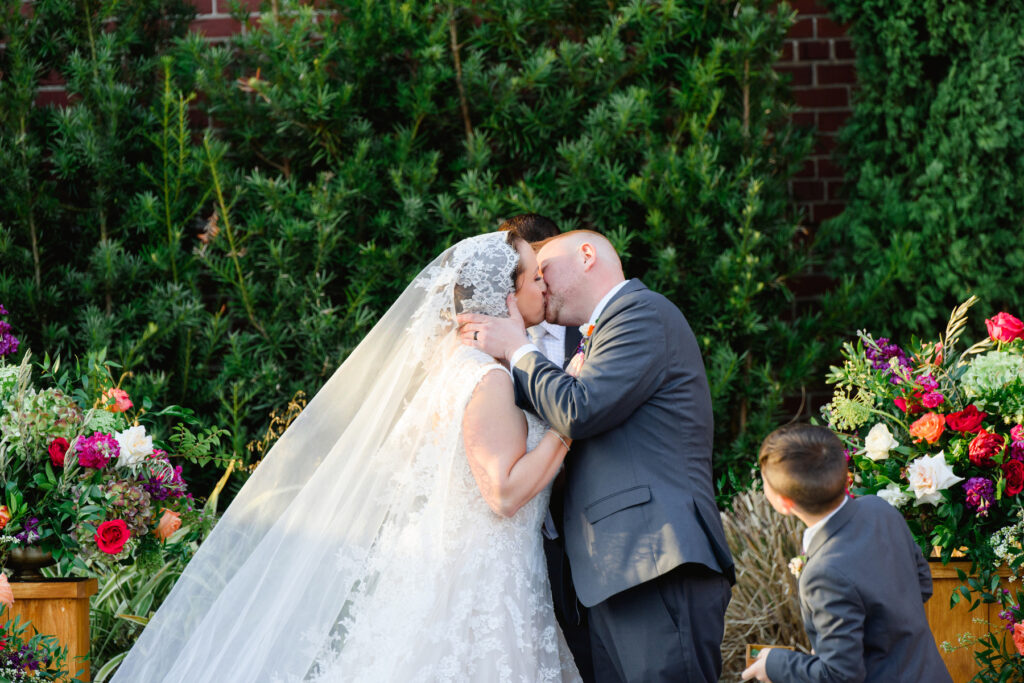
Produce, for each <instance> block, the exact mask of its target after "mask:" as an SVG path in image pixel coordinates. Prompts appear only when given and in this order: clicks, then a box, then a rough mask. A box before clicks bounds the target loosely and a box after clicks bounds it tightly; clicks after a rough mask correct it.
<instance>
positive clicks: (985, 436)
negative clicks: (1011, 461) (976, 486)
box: [967, 429, 1003, 467]
mask: <svg viewBox="0 0 1024 683" xmlns="http://www.w3.org/2000/svg"><path fill="white" fill-rule="evenodd" d="M1002 450H1003V437H1001V436H999V435H998V434H993V433H991V432H988V431H985V430H984V429H982V430H981V431H980V432H979V433H978V435H977V436H976V437H974V440H973V441H971V445H970V446H969V447H968V449H967V455H968V457H969V458H970V459H971V462H972V463H974V464H975V465H977V466H978V467H994V466H995V462H993V461H992V458H993V457H994V456H996V455H999V452H1000V451H1002Z"/></svg>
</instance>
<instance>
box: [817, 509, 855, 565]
mask: <svg viewBox="0 0 1024 683" xmlns="http://www.w3.org/2000/svg"><path fill="white" fill-rule="evenodd" d="M856 507H857V500H856V499H854V500H848V501H846V505H844V506H843V509H842V510H840V511H839V512H837V513H836V514H834V515H832V517H831V518H830V519H829V520H828V521H827V522H825V526H823V527H822V528H821V531H819V532H818V533H816V534H814V538H812V539H811V547H810V548H808V549H807V559H808V561H810V559H811V557H813V556H814V553H816V552H818V550H819V549H820V548H821V546H823V545H825V541H827V540H828V539H830V538H832V536H834V535H835V534H836V533H837V532H838V531H839V530H840V529H842V528H843V527H844V526H846V523H847V522H849V521H850V520H851V519H853V517H854V515H855V514H856V513H857V510H856Z"/></svg>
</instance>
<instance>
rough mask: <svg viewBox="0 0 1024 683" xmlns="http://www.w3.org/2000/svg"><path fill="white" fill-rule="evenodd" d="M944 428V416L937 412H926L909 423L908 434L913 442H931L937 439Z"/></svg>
mask: <svg viewBox="0 0 1024 683" xmlns="http://www.w3.org/2000/svg"><path fill="white" fill-rule="evenodd" d="M945 428H946V418H944V417H942V415H940V414H938V413H926V414H925V415H923V416H922V417H919V418H918V419H917V421H916V422H914V423H913V424H912V425H910V435H911V436H912V437H914V442H915V443H921V442H922V441H927V442H928V443H929V444H933V443H935V442H936V441H938V440H939V437H940V436H942V431H943V430H944V429H945Z"/></svg>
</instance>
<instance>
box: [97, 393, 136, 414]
mask: <svg viewBox="0 0 1024 683" xmlns="http://www.w3.org/2000/svg"><path fill="white" fill-rule="evenodd" d="M111 401H113V403H111ZM103 407H104V408H106V409H107V410H109V411H110V412H112V413H123V412H125V411H126V410H128V409H129V408H131V407H132V400H131V399H130V398H128V394H127V393H126V392H125V391H124V389H107V390H106V391H105V392H103Z"/></svg>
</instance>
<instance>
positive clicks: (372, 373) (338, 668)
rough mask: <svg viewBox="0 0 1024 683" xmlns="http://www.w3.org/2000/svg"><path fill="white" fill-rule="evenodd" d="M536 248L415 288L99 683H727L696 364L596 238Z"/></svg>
mask: <svg viewBox="0 0 1024 683" xmlns="http://www.w3.org/2000/svg"><path fill="white" fill-rule="evenodd" d="M535 224H539V225H541V226H542V227H543V226H545V225H547V226H548V227H549V228H553V224H551V223H550V221H546V219H543V218H542V217H539V216H534V215H527V216H520V217H516V218H515V219H512V220H510V221H509V222H508V223H507V224H506V226H503V227H507V228H511V229H506V230H499V231H498V232H493V233H487V234H483V235H478V236H476V237H471V238H468V239H465V240H462V241H461V242H459V243H457V244H455V245H454V246H452V247H451V248H449V249H447V250H445V251H444V252H443V253H442V254H441V255H440V256H438V257H437V258H435V259H434V260H433V261H432V262H431V263H430V264H429V265H428V266H427V267H426V268H424V269H423V270H422V271H421V272H420V274H419V275H418V276H417V277H416V278H415V279H414V280H413V281H412V283H411V284H410V285H409V286H408V287H407V288H406V290H405V291H404V292H403V293H402V295H401V296H400V297H399V298H398V299H397V301H396V302H395V303H394V304H393V305H392V307H391V308H390V309H389V310H388V312H387V313H386V314H385V315H384V316H383V317H382V318H381V319H380V321H379V322H378V323H377V325H375V326H374V328H373V329H372V330H371V331H370V332H369V333H368V334H367V336H366V338H365V339H364V340H363V342H362V343H361V344H360V345H359V346H358V347H357V348H356V349H355V350H354V351H353V352H352V353H351V354H350V356H349V357H348V359H347V360H346V361H345V362H344V363H343V364H342V365H341V367H340V368H338V370H337V371H336V372H335V373H334V375H333V376H332V377H331V379H330V380H328V382H327V383H326V384H325V385H324V386H323V387H322V388H321V390H320V391H319V392H318V393H317V394H316V396H315V397H314V398H313V399H312V400H311V401H310V403H309V405H308V406H307V407H306V408H305V410H304V411H303V412H302V413H301V414H300V416H299V417H298V418H297V419H296V420H295V421H294V422H293V423H292V425H291V426H290V427H289V429H288V430H287V431H286V432H285V434H284V435H283V436H282V437H281V438H280V439H279V440H278V442H277V443H276V444H275V445H274V447H273V448H272V449H271V450H270V452H269V453H268V454H267V456H266V457H265V458H264V460H263V462H262V463H261V464H260V466H259V467H258V468H257V469H256V470H255V472H254V473H253V475H252V476H251V477H250V478H249V480H248V481H247V482H246V484H245V486H244V487H243V488H242V489H241V491H240V492H239V494H238V495H237V496H236V498H235V499H234V501H233V502H232V503H231V505H230V506H229V507H228V509H227V510H226V511H225V512H224V515H223V516H222V518H221V520H220V521H219V523H218V524H217V526H216V527H215V528H214V530H213V532H212V533H211V534H210V536H209V537H208V538H207V539H206V541H205V542H204V543H203V544H202V546H201V547H200V548H199V550H198V552H197V553H196V555H195V557H194V558H193V559H192V561H191V562H190V563H189V565H188V567H187V568H186V569H185V571H184V572H183V574H182V576H181V577H180V579H179V580H178V582H177V583H176V584H175V586H174V588H173V589H172V591H171V593H170V595H169V596H168V597H167V599H166V600H165V601H164V603H163V605H162V606H161V607H160V609H159V610H158V611H157V612H156V614H155V615H154V616H153V617H152V619H151V620H150V622H149V624H148V625H147V627H146V629H145V630H144V631H143V633H142V634H141V636H140V637H139V639H138V641H137V642H136V644H135V646H134V647H133V648H132V650H131V651H130V652H129V653H128V655H127V656H126V658H125V659H124V661H123V662H122V663H121V665H120V668H119V670H118V671H117V674H116V675H115V677H114V679H113V680H114V681H131V682H136V681H147V682H150V681H168V682H169V681H175V682H182V683H184V682H188V683H195V682H198V681H210V682H211V683H212V682H216V683H221V682H225V681H237V682H239V683H242V682H245V683H251V682H253V681H266V682H268V683H272V682H281V683H284V682H296V683H297V682H299V681H324V682H326V681H374V682H379V681H394V682H401V683H406V682H410V681H424V682H427V681H429V682H436V681H481V682H483V681H488V682H489V681H494V682H495V683H498V682H504V681H515V682H526V681H528V682H535V681H537V682H540V681H545V682H546V681H579V680H596V681H600V682H605V681H630V682H633V681H644V682H648V681H662V680H664V681H689V682H699V681H707V682H709V683H710V682H712V681H717V680H718V676H719V673H720V670H721V641H722V635H723V631H724V615H725V609H726V606H727V605H728V602H729V597H730V590H731V589H730V585H731V584H732V583H733V582H734V581H735V578H734V570H733V562H732V558H731V556H730V553H729V550H728V547H727V545H726V543H725V538H724V533H723V530H722V526H721V521H720V517H719V513H718V511H717V509H716V507H715V503H714V494H713V485H712V474H711V450H712V433H713V429H712V412H711V402H710V394H709V391H708V385H707V379H706V376H705V372H704V366H703V362H702V360H701V356H700V351H699V348H698V345H697V340H696V338H695V337H694V334H693V332H692V331H691V330H690V327H689V325H688V324H687V322H686V320H685V319H684V317H683V315H682V313H681V312H680V311H679V309H678V308H677V307H676V306H675V305H673V304H672V303H671V302H669V301H668V300H667V299H666V298H664V297H663V296H661V295H659V294H656V293H654V292H652V291H650V290H649V289H647V288H646V287H645V286H644V285H643V284H642V283H641V282H640V281H638V280H626V279H625V277H624V276H623V270H622V265H621V263H620V261H619V258H618V255H617V254H616V252H615V250H614V248H613V247H612V245H611V243H610V242H609V241H608V240H607V239H606V238H604V237H603V236H601V235H600V234H598V233H595V232H590V231H573V232H567V233H557V230H550V231H551V232H553V233H555V234H554V236H553V237H551V238H549V239H547V240H545V241H543V242H539V243H537V244H535V245H531V244H530V243H529V242H528V241H527V239H524V234H527V233H528V232H529V231H530V229H531V225H535ZM535 248H536V251H535ZM542 323H544V328H545V334H547V335H548V337H545V338H542V336H541V335H540V334H538V331H537V330H536V329H534V330H533V332H534V335H535V337H536V338H537V340H538V343H540V344H542V345H543V346H544V347H545V350H547V351H548V352H549V353H550V354H551V355H555V356H558V355H561V356H564V358H556V362H553V361H552V360H551V359H549V358H547V357H546V356H545V354H544V353H543V352H542V350H541V348H540V347H539V346H538V345H537V344H535V343H532V342H531V341H530V338H529V336H528V333H527V331H526V330H527V328H535V327H536V326H539V325H541V324H542ZM560 326H561V327H560ZM578 326H580V327H581V332H582V334H581V335H580V336H581V337H582V338H581V339H580V342H579V344H578V345H577V348H576V349H575V353H574V352H573V350H570V352H569V353H565V352H564V351H565V349H564V346H563V347H561V348H559V347H560V344H559V343H550V342H551V341H552V339H555V338H557V337H558V336H559V335H560V334H561V333H564V332H565V331H564V330H563V329H562V327H565V328H573V327H578ZM570 331H571V330H570ZM558 351H562V353H558ZM563 364H566V365H567V366H568V371H566V370H564V369H563ZM556 477H557V480H558V484H557V486H553V482H554V481H555V480H556ZM553 488H554V489H556V490H555V491H554V501H555V504H552V506H551V509H550V516H549V501H550V500H551V499H552V490H553ZM546 522H547V523H546ZM542 529H543V533H542ZM545 536H547V537H548V539H549V540H548V541H547V551H548V555H547V556H545V540H544V538H545ZM549 565H550V567H551V568H552V578H551V580H549V574H548V572H549ZM552 588H554V591H555V600H554V601H553V600H552ZM556 607H558V610H557V611H558V617H556ZM559 621H561V622H562V625H564V627H565V632H566V633H568V634H569V636H570V637H569V641H571V642H572V649H571V650H570V647H569V645H568V644H567V640H566V637H565V635H563V628H562V625H560V624H559Z"/></svg>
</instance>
